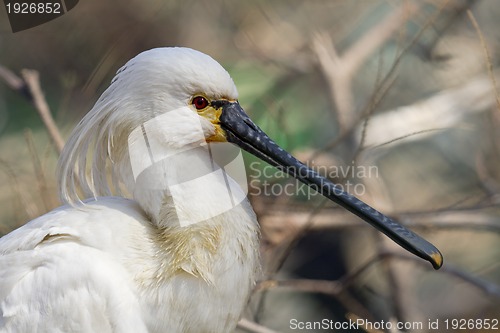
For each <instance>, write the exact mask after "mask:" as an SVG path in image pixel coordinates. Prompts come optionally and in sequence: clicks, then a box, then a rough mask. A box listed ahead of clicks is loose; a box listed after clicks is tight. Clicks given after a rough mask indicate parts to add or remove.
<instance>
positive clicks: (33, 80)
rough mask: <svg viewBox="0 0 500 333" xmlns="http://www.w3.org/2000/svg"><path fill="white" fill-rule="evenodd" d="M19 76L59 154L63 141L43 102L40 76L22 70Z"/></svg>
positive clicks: (47, 107) (45, 102)
mask: <svg viewBox="0 0 500 333" xmlns="http://www.w3.org/2000/svg"><path fill="white" fill-rule="evenodd" d="M21 75H22V76H23V78H24V82H26V85H27V86H28V88H29V91H30V93H31V96H32V97H33V105H34V106H35V108H36V110H37V112H38V114H39V115H40V118H42V121H43V123H44V125H45V127H46V128H47V131H48V132H49V135H50V138H51V139H52V143H53V144H54V146H55V148H56V150H57V152H58V153H59V154H60V153H61V152H62V150H63V147H64V140H63V138H62V136H61V133H60V132H59V129H58V128H57V126H56V123H55V122H54V118H52V114H51V112H50V108H49V105H48V104H47V101H46V100H45V96H44V95H43V92H42V88H41V87H40V75H39V73H38V71H35V70H29V69H23V70H22V71H21Z"/></svg>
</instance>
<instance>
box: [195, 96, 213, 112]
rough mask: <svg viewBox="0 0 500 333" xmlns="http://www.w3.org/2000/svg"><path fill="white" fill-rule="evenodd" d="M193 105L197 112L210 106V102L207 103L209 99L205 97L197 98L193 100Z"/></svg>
mask: <svg viewBox="0 0 500 333" xmlns="http://www.w3.org/2000/svg"><path fill="white" fill-rule="evenodd" d="M191 103H192V104H193V105H194V107H195V108H196V109H197V110H203V109H204V108H206V107H207V106H208V104H209V103H208V101H207V99H206V98H205V97H203V96H196V97H195V98H193V100H192V101H191Z"/></svg>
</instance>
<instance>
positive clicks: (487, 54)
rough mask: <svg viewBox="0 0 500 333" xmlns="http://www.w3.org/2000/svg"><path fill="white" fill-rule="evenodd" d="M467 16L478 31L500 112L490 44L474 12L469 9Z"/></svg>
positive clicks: (498, 107) (499, 98)
mask: <svg viewBox="0 0 500 333" xmlns="http://www.w3.org/2000/svg"><path fill="white" fill-rule="evenodd" d="M467 16H468V17H469V20H470V21H471V23H472V25H473V26H474V29H476V32H477V35H478V36H479V39H480V40H481V46H482V47H483V50H484V57H485V61H486V65H487V68H488V74H489V75H490V79H491V82H492V83H493V88H494V91H495V97H496V101H497V110H498V111H500V96H499V92H498V85H497V80H496V78H495V74H494V73H493V63H492V61H491V56H490V51H489V48H488V44H487V43H486V39H485V38H484V35H483V33H482V31H481V28H480V27H479V24H478V23H477V21H476V18H475V17H474V14H472V11H471V10H470V9H467Z"/></svg>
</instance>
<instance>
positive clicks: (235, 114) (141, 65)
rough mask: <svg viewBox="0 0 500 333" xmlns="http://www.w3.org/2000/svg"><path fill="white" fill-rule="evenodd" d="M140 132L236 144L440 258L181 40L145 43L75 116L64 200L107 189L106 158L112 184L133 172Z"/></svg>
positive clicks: (64, 168)
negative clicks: (275, 131)
mask: <svg viewBox="0 0 500 333" xmlns="http://www.w3.org/2000/svg"><path fill="white" fill-rule="evenodd" d="M153 123H154V124H155V125H154V126H153V125H151V124H153ZM150 125H151V126H150ZM145 132H148V133H147V134H148V137H150V138H151V137H152V138H154V140H155V142H158V143H159V144H160V145H162V146H164V147H166V148H167V150H168V149H176V150H177V151H178V150H179V149H181V150H182V149H184V148H185V147H187V146H192V147H193V146H196V145H200V144H206V143H210V142H230V143H232V144H234V145H237V146H238V147H240V148H242V149H244V150H246V151H247V152H249V153H251V154H253V155H255V156H257V157H258V158H260V159H262V160H264V161H266V162H268V163H269V164H271V165H273V166H275V167H278V168H280V169H281V170H282V171H284V172H286V173H288V174H289V175H291V176H293V177H295V178H297V179H299V180H300V181H302V182H304V183H305V184H307V185H309V186H311V187H313V188H314V189H316V190H317V191H318V192H320V193H321V194H323V195H324V196H325V197H327V198H329V199H330V200H332V201H334V202H336V203H338V204H339V205H341V206H342V207H344V208H346V209H347V210H349V211H351V212H352V213H354V214H356V215H358V216H359V217H361V218H362V219H363V220H365V221H366V222H368V223H370V224H371V225H372V226H374V227H375V228H377V229H378V230H380V231H381V232H383V233H385V234H386V235H387V236H389V237H390V238H391V239H393V240H394V241H395V242H396V243H398V244H399V245H401V246H402V247H403V248H405V249H407V250H408V251H410V252H412V253H414V254H416V255H417V256H420V257H421V258H423V259H426V260H428V261H430V262H431V263H432V265H433V266H434V268H439V267H440V266H441V265H442V256H441V253H440V252H439V251H438V250H437V249H436V248H435V247H434V246H433V245H432V244H430V243H429V242H427V241H426V240H424V239H423V238H421V237H420V236H418V235H416V234H415V233H413V232H412V231H410V230H408V229H407V228H405V227H404V226H402V225H400V224H399V223H397V222H396V221H394V220H392V219H390V218H388V217H386V216H385V215H383V214H382V213H380V212H378V211H376V210H375V209H373V208H372V207H370V206H368V205H367V204H365V203H363V202H362V201H360V200H359V199H357V198H356V197H354V196H352V195H350V194H348V193H346V192H344V191H343V190H342V188H341V187H339V186H337V185H335V184H333V183H332V182H331V181H329V180H327V179H325V178H323V177H322V176H320V175H319V174H318V173H316V172H315V171H314V170H312V169H310V168H308V167H306V166H305V165H304V164H302V163H301V162H300V161H298V160H297V159H295V158H294V157H293V156H292V155H290V154H289V153H287V152H286V151H285V150H284V149H282V148H280V147H279V146H278V145H277V144H276V143H275V142H274V141H272V140H271V139H270V138H269V137H268V136H267V135H266V134H265V133H264V132H263V131H262V130H261V129H260V128H259V127H258V126H257V125H256V124H255V123H254V122H253V121H252V120H251V119H250V118H249V116H248V115H247V114H246V113H245V111H244V110H243V108H242V107H241V106H240V104H239V102H238V93H237V89H236V87H235V85H234V83H233V81H232V79H231V77H230V76H229V74H228V73H227V72H226V70H224V68H223V67H222V66H221V65H219V64H218V63H217V62H216V61H215V60H213V59H212V58H211V57H209V56H208V55H205V54H203V53H201V52H198V51H195V50H191V49H187V48H158V49H153V50H149V51H146V52H143V53H141V54H139V55H138V56H136V57H135V58H133V59H131V60H130V61H129V62H128V63H127V64H125V65H124V66H123V67H122V68H121V69H120V70H119V71H118V73H117V75H116V77H115V78H114V79H113V81H112V83H111V85H110V87H109V88H108V89H107V90H106V91H105V92H104V93H103V94H102V96H101V97H100V98H99V100H98V101H97V102H96V104H95V106H94V107H93V109H92V110H91V111H90V112H89V113H88V114H87V115H86V116H85V117H84V118H83V120H82V121H81V122H80V123H79V124H78V126H77V127H76V129H75V131H74V132H73V134H72V135H71V137H70V139H69V140H68V143H67V144H66V147H65V149H64V151H63V153H62V155H61V159H60V164H59V168H60V171H59V175H60V188H61V195H62V198H63V200H65V201H69V202H72V201H74V199H75V198H77V197H78V195H77V190H76V187H77V186H76V185H77V183H79V184H80V186H81V189H82V191H83V193H84V195H85V196H103V195H109V194H110V193H111V190H110V186H109V185H108V183H109V182H108V180H107V176H106V173H105V172H103V170H105V169H106V167H107V166H110V167H111V168H112V170H113V171H112V172H111V174H112V176H113V177H114V176H116V175H121V176H118V177H117V178H118V179H113V183H114V184H115V186H114V187H115V189H116V188H118V187H119V186H117V185H116V183H118V182H120V181H121V182H125V183H127V182H128V181H129V180H128V179H129V178H132V177H130V170H131V168H130V159H132V160H134V159H135V160H141V159H143V158H146V156H142V157H141V156H139V157H137V156H136V157H135V158H134V157H132V156H131V155H130V149H131V147H132V148H133V147H134V144H135V142H136V141H135V140H131V139H130V138H131V137H132V138H133V137H140V136H141V135H142V134H144V133H145ZM134 133H135V134H137V135H135V136H134ZM141 133H142V134H141ZM150 144H151V143H150ZM91 147H92V149H90V148H91ZM91 150H93V153H92V157H91V158H90V159H88V158H87V156H88V154H89V151H91ZM145 154H146V153H145ZM87 169H90V175H87V172H86V170H87ZM132 186H133V184H129V186H126V187H128V188H130V187H132Z"/></svg>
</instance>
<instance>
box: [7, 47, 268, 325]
mask: <svg viewBox="0 0 500 333" xmlns="http://www.w3.org/2000/svg"><path fill="white" fill-rule="evenodd" d="M195 94H202V95H203V96H206V97H207V98H210V99H220V98H223V99H227V100H235V99H236V98H237V91H236V88H235V86H234V84H233V81H232V80H231V78H230V77H229V75H228V73H227V72H226V71H225V70H224V69H223V68H222V67H221V66H220V65H219V64H218V63H217V62H215V61H214V60H213V59H212V58H210V57H209V56H207V55H204V54H202V53H200V52H197V51H194V50H190V49H185V48H160V49H154V50H150V51H146V52H144V53H142V54H140V55H138V56H137V57H136V58H134V59H132V60H131V61H129V62H128V63H127V64H126V65H125V66H124V67H123V68H122V69H121V70H120V71H119V72H118V74H117V76H116V77H115V79H114V80H113V82H112V84H111V85H110V87H109V88H108V89H107V90H106V91H105V92H104V93H103V95H102V96H101V97H100V99H99V100H98V101H97V103H96V105H95V106H94V108H93V109H92V110H91V111H90V112H89V113H88V114H87V115H86V116H85V118H84V119H83V120H82V121H81V122H80V123H79V124H78V126H77V127H76V129H75V130H74V132H73V134H72V135H71V137H70V139H69V140H68V142H67V144H66V147H65V149H64V152H63V153H62V155H61V158H60V163H59V169H58V177H59V182H60V190H61V196H62V199H63V200H64V201H66V202H68V203H69V204H68V205H66V206H63V207H60V208H58V209H55V210H54V211H52V212H49V213H47V214H45V215H43V216H41V217H39V218H37V219H35V220H33V221H31V222H29V223H27V224H26V225H24V226H22V227H21V228H19V229H17V230H15V231H13V232H11V233H10V234H8V235H6V236H4V237H3V238H1V239H0V255H1V256H0V281H1V282H0V332H103V333H104V332H134V333H138V332H170V333H175V332H183V333H188V332H193V333H194V332H196V333H200V332H205V333H209V332H211V333H222V332H229V331H231V330H232V329H234V327H235V326H236V323H237V321H238V319H239V316H240V314H241V312H242V310H243V307H244V306H245V304H246V302H247V298H248V295H249V292H250V290H251V288H252V286H253V284H254V281H255V279H256V275H257V272H258V266H259V256H258V224H257V221H256V218H255V214H254V213H253V210H252V208H251V207H250V205H249V203H248V201H247V200H246V199H244V200H243V201H242V202H241V203H240V204H238V205H236V206H235V207H234V208H233V209H231V210H230V211H227V212H225V213H222V214H219V215H217V216H215V217H212V218H209V219H205V220H203V221H201V222H199V223H194V224H191V225H187V226H185V225H180V224H179V223H178V222H179V221H178V219H176V216H177V212H178V211H179V210H186V211H187V212H188V214H189V215H188V216H189V217H192V218H193V219H194V220H196V221H198V220H199V219H198V220H197V214H199V215H203V216H205V215H206V213H205V212H202V211H201V210H203V209H207V207H216V206H217V204H218V198H217V197H215V196H204V197H203V198H204V202H197V201H196V200H189V198H187V197H186V196H184V198H185V200H187V202H182V203H179V202H176V203H175V205H174V204H173V202H172V196H171V193H170V191H169V189H168V188H164V189H161V188H160V189H159V188H158V187H152V186H151V184H152V183H155V182H158V181H160V182H161V180H159V179H158V178H157V177H158V176H159V173H161V172H169V173H170V174H172V173H176V172H182V171H183V170H184V169H185V168H186V165H185V164H183V163H182V162H183V161H184V160H176V159H174V160H173V162H172V161H170V162H169V163H164V164H160V166H159V169H161V170H160V171H158V170H155V171H154V172H152V173H149V174H148V173H144V174H143V175H142V176H141V177H136V175H134V174H133V170H132V166H131V161H130V158H131V156H129V149H127V147H129V146H133V145H134V144H135V143H134V142H128V140H129V137H130V134H131V133H132V131H133V130H134V129H136V128H138V127H139V128H140V126H141V125H142V124H144V123H147V122H148V121H149V120H152V119H154V118H155V117H158V116H161V115H162V114H163V113H166V112H169V111H172V110H176V109H183V108H184V109H186V107H188V106H189V105H190V103H191V99H192V97H193V96H194V95H195ZM191 109H192V108H191ZM191 109H189V110H191ZM195 111H196V110H195ZM195 111H192V110H191V112H190V113H186V112H184V113H181V118H180V119H178V122H177V123H176V124H175V126H173V127H172V126H171V127H169V128H171V131H170V132H168V133H162V132H160V131H156V132H154V131H151V132H148V136H149V138H150V139H151V140H156V142H159V143H160V144H162V145H163V148H164V149H166V150H172V149H173V150H174V151H179V149H188V148H189V149H191V148H196V147H199V146H200V145H201V144H202V142H200V137H199V136H196V135H193V133H195V132H196V131H195V129H193V128H192V126H191V125H190V124H192V123H191V122H190V121H189V119H191V120H192V118H193V117H194V118H196V119H197V120H198V121H199V122H201V127H200V128H201V129H202V131H203V134H204V136H205V138H210V137H211V136H213V135H214V134H216V131H217V130H216V126H214V125H213V124H212V123H211V122H210V121H209V120H207V119H206V118H204V117H200V116H198V115H197V113H196V112H195ZM182 117H184V118H182ZM188 118H189V119H188ZM202 141H203V140H202ZM203 151H206V150H201V151H200V150H196V149H192V150H189V153H188V154H186V156H187V157H188V158H189V159H190V161H191V162H194V163H197V164H198V165H208V164H209V162H210V161H208V160H207V158H206V154H205V153H204V152H203ZM132 158H134V157H133V156H132ZM184 162H185V161H184ZM211 167H213V166H211ZM106 169H108V170H110V171H111V175H112V180H111V181H108V179H107V178H106V177H107V176H106V172H105V170H106ZM78 180H81V181H78ZM212 181H213V179H212ZM215 181H217V179H216V180H215ZM110 183H111V184H110ZM79 185H80V187H81V189H82V191H83V194H84V197H90V198H92V199H88V200H86V201H85V203H84V204H82V203H81V202H80V199H79V196H78V187H79ZM207 185H208V186H209V187H210V184H207ZM212 185H213V184H212ZM113 190H114V191H115V192H117V191H122V192H126V193H129V194H131V196H132V198H133V200H128V199H125V198H120V197H109V195H111V193H112V191H113ZM204 214H205V215H204Z"/></svg>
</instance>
